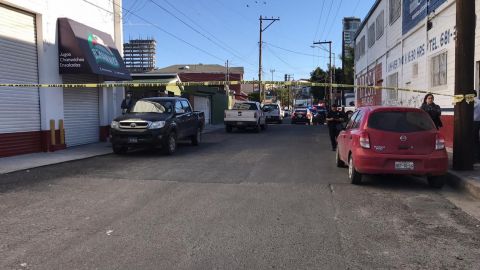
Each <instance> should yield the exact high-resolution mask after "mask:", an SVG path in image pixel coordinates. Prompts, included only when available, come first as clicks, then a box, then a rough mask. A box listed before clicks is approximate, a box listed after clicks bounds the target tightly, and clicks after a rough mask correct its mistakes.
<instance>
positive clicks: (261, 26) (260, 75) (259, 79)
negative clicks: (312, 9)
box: [258, 15, 280, 102]
mask: <svg viewBox="0 0 480 270" xmlns="http://www.w3.org/2000/svg"><path fill="white" fill-rule="evenodd" d="M259 20H260V31H259V32H260V42H259V43H258V45H259V46H258V48H259V53H258V84H259V85H258V87H259V90H260V102H262V101H263V100H264V99H265V89H263V98H262V46H263V41H262V33H263V32H264V31H265V30H267V28H268V27H270V25H272V24H273V23H274V22H276V21H279V20H280V18H273V17H272V18H270V19H269V18H266V17H265V18H262V16H261V15H260V19H259ZM263 21H270V23H269V24H268V25H267V26H266V27H265V28H263Z"/></svg>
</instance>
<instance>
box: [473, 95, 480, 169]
mask: <svg viewBox="0 0 480 270" xmlns="http://www.w3.org/2000/svg"><path fill="white" fill-rule="evenodd" d="M479 132H480V99H478V97H476V98H475V104H474V105H473V145H474V147H475V150H474V153H475V160H476V161H480V135H479Z"/></svg>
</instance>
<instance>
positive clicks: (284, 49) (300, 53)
mask: <svg viewBox="0 0 480 270" xmlns="http://www.w3.org/2000/svg"><path fill="white" fill-rule="evenodd" d="M263 43H264V44H267V45H268V46H272V47H274V48H277V49H280V50H283V51H287V52H291V53H295V54H299V55H305V56H308V57H311V56H313V57H323V56H320V55H319V56H317V55H314V54H308V53H302V52H297V51H293V50H290V49H286V48H282V47H280V46H277V45H273V44H271V43H268V42H263ZM326 58H328V57H326Z"/></svg>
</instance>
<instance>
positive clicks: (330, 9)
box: [319, 0, 334, 38]
mask: <svg viewBox="0 0 480 270" xmlns="http://www.w3.org/2000/svg"><path fill="white" fill-rule="evenodd" d="M333 1H334V0H332V2H330V8H329V9H328V15H327V17H326V21H325V24H327V22H328V18H330V13H331V12H332V7H333ZM323 32H325V27H324V28H322V32H321V34H320V36H319V38H321V37H322V36H323Z"/></svg>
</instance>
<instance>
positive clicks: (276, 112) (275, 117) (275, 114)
mask: <svg viewBox="0 0 480 270" xmlns="http://www.w3.org/2000/svg"><path fill="white" fill-rule="evenodd" d="M262 110H263V112H264V113H265V119H266V121H267V123H270V122H275V123H278V124H281V123H282V122H283V115H284V114H283V111H282V108H280V106H279V105H278V104H266V105H264V106H263V107H262Z"/></svg>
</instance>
